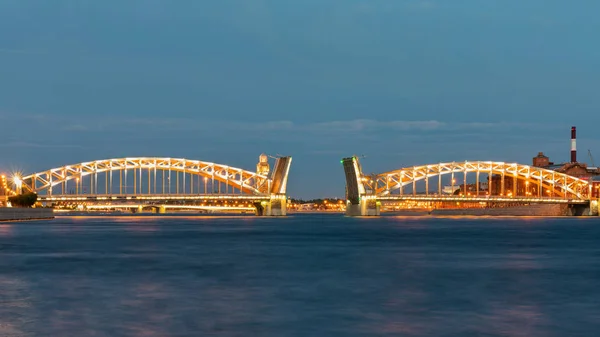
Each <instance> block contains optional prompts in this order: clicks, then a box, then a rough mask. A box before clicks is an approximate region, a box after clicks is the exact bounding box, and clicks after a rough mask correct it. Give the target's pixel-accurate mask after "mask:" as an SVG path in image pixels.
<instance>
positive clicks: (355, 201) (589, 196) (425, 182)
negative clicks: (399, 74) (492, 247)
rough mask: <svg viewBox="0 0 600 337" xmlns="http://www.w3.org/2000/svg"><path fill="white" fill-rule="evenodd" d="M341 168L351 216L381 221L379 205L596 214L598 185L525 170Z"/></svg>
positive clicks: (484, 166)
mask: <svg viewBox="0 0 600 337" xmlns="http://www.w3.org/2000/svg"><path fill="white" fill-rule="evenodd" d="M341 163H342V165H343V168H344V173H345V175H346V214H347V215H350V216H369V215H375V216H376V215H380V207H381V205H382V203H390V202H396V203H401V202H419V201H421V202H429V203H437V204H443V203H479V204H484V205H492V204H502V203H505V204H532V203H534V204H544V203H546V204H568V205H589V207H590V209H591V211H590V212H595V213H597V212H598V197H599V195H598V193H599V190H598V189H599V188H600V186H599V184H598V183H593V184H591V183H589V182H588V181H586V180H583V179H579V178H575V177H573V176H569V175H566V174H563V173H559V172H555V171H552V170H547V169H543V168H539V167H533V166H529V165H523V164H518V163H504V162H492V161H464V162H452V163H438V164H430V165H421V166H413V167H406V168H400V169H398V170H394V171H389V172H384V173H379V174H370V175H366V174H364V173H363V171H362V167H361V164H360V161H359V159H358V157H355V156H354V157H348V158H343V159H342V161H341ZM473 176H474V177H473ZM457 177H458V178H461V179H460V180H459V181H457V179H456V178H457ZM443 182H445V183H446V184H447V185H449V186H443ZM448 187H449V188H448Z"/></svg>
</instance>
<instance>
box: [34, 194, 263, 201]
mask: <svg viewBox="0 0 600 337" xmlns="http://www.w3.org/2000/svg"><path fill="white" fill-rule="evenodd" d="M269 198H270V196H269V195H250V194H195V195H193V194H190V195H177V194H147V195H144V194H137V195H136V194H111V195H91V194H88V195H85V194H66V195H40V196H38V201H40V202H44V201H125V200H144V201H153V200H156V201H159V200H211V201H212V200H216V201H218V200H246V201H258V200H269Z"/></svg>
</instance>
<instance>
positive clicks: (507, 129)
mask: <svg viewBox="0 0 600 337" xmlns="http://www.w3.org/2000/svg"><path fill="white" fill-rule="evenodd" d="M598 13H600V1H597V0H593V1H586V0H578V1H573V2H569V1H564V0H561V1H554V0H526V1H523V0H514V1H512V0H504V1H500V0H498V1H492V0H302V1H297V0H294V1H291V0H247V1H243V0H238V1H233V0H215V1H208V0H206V1H205V0H103V1H95V0H94V1H92V0H51V1H49V0H0V134H1V136H0V170H12V169H15V168H16V169H20V170H22V171H24V172H26V173H32V172H35V171H41V170H45V169H49V168H52V167H57V166H62V165H66V164H72V163H78V162H82V161H89V160H94V159H105V158H115V157H123V156H129V157H133V156H165V157H178V158H190V159H200V160H205V161H212V162H219V163H224V164H228V165H231V166H236V167H242V168H247V169H251V170H254V168H255V164H256V162H257V159H258V155H259V154H260V153H261V152H266V153H269V154H273V155H275V154H284V155H292V156H293V158H294V161H293V165H292V169H291V172H290V173H291V177H290V181H289V185H288V190H289V194H290V195H292V196H295V197H305V198H307V197H320V196H340V197H341V196H343V194H344V176H343V171H342V168H341V166H340V163H339V160H340V158H341V157H343V156H349V155H353V154H356V155H363V154H364V155H365V156H366V158H364V159H363V160H362V162H363V166H364V168H365V171H367V172H383V171H389V170H392V169H396V168H400V167H404V166H411V165H416V164H427V163H436V162H440V161H464V160H466V159H469V160H498V161H517V162H521V163H530V162H531V158H532V157H533V156H534V155H536V154H537V152H538V151H544V152H546V153H547V154H548V155H549V156H550V157H551V159H552V160H554V161H556V162H561V161H566V160H568V158H569V146H570V145H569V138H570V127H571V125H576V126H577V128H578V135H579V138H578V146H579V159H582V160H585V161H587V149H588V148H589V149H591V150H592V152H593V153H594V154H595V155H596V158H597V161H600V135H599V133H598V130H599V128H600V113H599V112H600V94H599V90H600V43H598V40H599V39H600V38H599V37H598V34H599V32H600V20H598V17H597V15H598Z"/></svg>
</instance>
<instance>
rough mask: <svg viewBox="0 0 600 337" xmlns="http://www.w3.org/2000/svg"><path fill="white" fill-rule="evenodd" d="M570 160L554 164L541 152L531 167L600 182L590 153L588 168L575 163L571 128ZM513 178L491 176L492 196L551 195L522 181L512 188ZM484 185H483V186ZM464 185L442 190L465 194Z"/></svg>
mask: <svg viewBox="0 0 600 337" xmlns="http://www.w3.org/2000/svg"><path fill="white" fill-rule="evenodd" d="M570 154H571V156H570V157H571V160H570V161H569V162H567V163H560V164H555V163H553V162H551V161H550V158H548V156H546V155H544V153H543V152H539V153H538V155H537V156H535V157H533V165H532V166H534V167H540V168H544V169H548V170H553V171H556V172H559V173H564V174H568V175H570V176H573V177H576V178H579V179H583V180H587V181H590V182H599V181H600V168H598V167H597V166H596V165H595V163H594V159H593V157H592V153H591V152H590V151H589V150H588V155H589V159H590V162H591V164H592V165H591V166H588V164H587V163H583V162H578V161H577V131H576V127H575V126H573V127H571V153H570ZM514 183H515V182H514V178H512V177H504V181H502V176H501V175H499V174H494V175H492V189H491V194H492V195H501V194H502V191H505V193H506V194H507V196H510V195H512V193H513V191H516V193H517V195H539V193H540V192H541V194H542V195H544V196H545V195H546V194H548V195H549V194H551V193H552V191H551V190H546V189H544V190H543V191H538V190H537V189H538V186H536V184H529V183H527V182H525V181H522V180H517V182H516V183H517V186H516V188H513V186H514ZM484 184H485V185H484ZM487 184H488V182H481V183H480V185H479V191H480V192H479V193H487V192H488V185H487ZM464 189H465V188H464V185H459V184H457V185H456V186H455V188H451V187H450V186H447V187H445V188H444V193H447V194H452V193H454V194H462V193H465V191H464ZM476 191H477V189H476V185H475V184H468V185H467V191H466V193H476ZM592 193H593V194H594V195H593V196H595V197H596V198H597V197H600V196H599V195H598V193H600V191H598V190H597V189H594V190H593V191H592Z"/></svg>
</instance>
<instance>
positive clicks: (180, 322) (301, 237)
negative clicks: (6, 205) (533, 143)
mask: <svg viewBox="0 0 600 337" xmlns="http://www.w3.org/2000/svg"><path fill="white" fill-rule="evenodd" d="M599 289H600V219H598V218H431V217H391V216H384V217H381V218H347V217H343V216H341V215H333V214H322V215H321V214H319V215H292V216H288V217H285V218H259V217H254V216H249V217H247V216H244V217H241V216H240V217H235V216H232V217H211V216H198V217H187V216H161V217H150V216H148V217H145V216H120V217H111V216H104V217H102V216H99V217H58V218H57V219H55V220H53V221H42V222H23V223H4V224H0V336H2V337H6V336H11V337H12V336H277V337H281V336H302V337H307V336H597V335H598V333H599V331H600V290H599Z"/></svg>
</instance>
